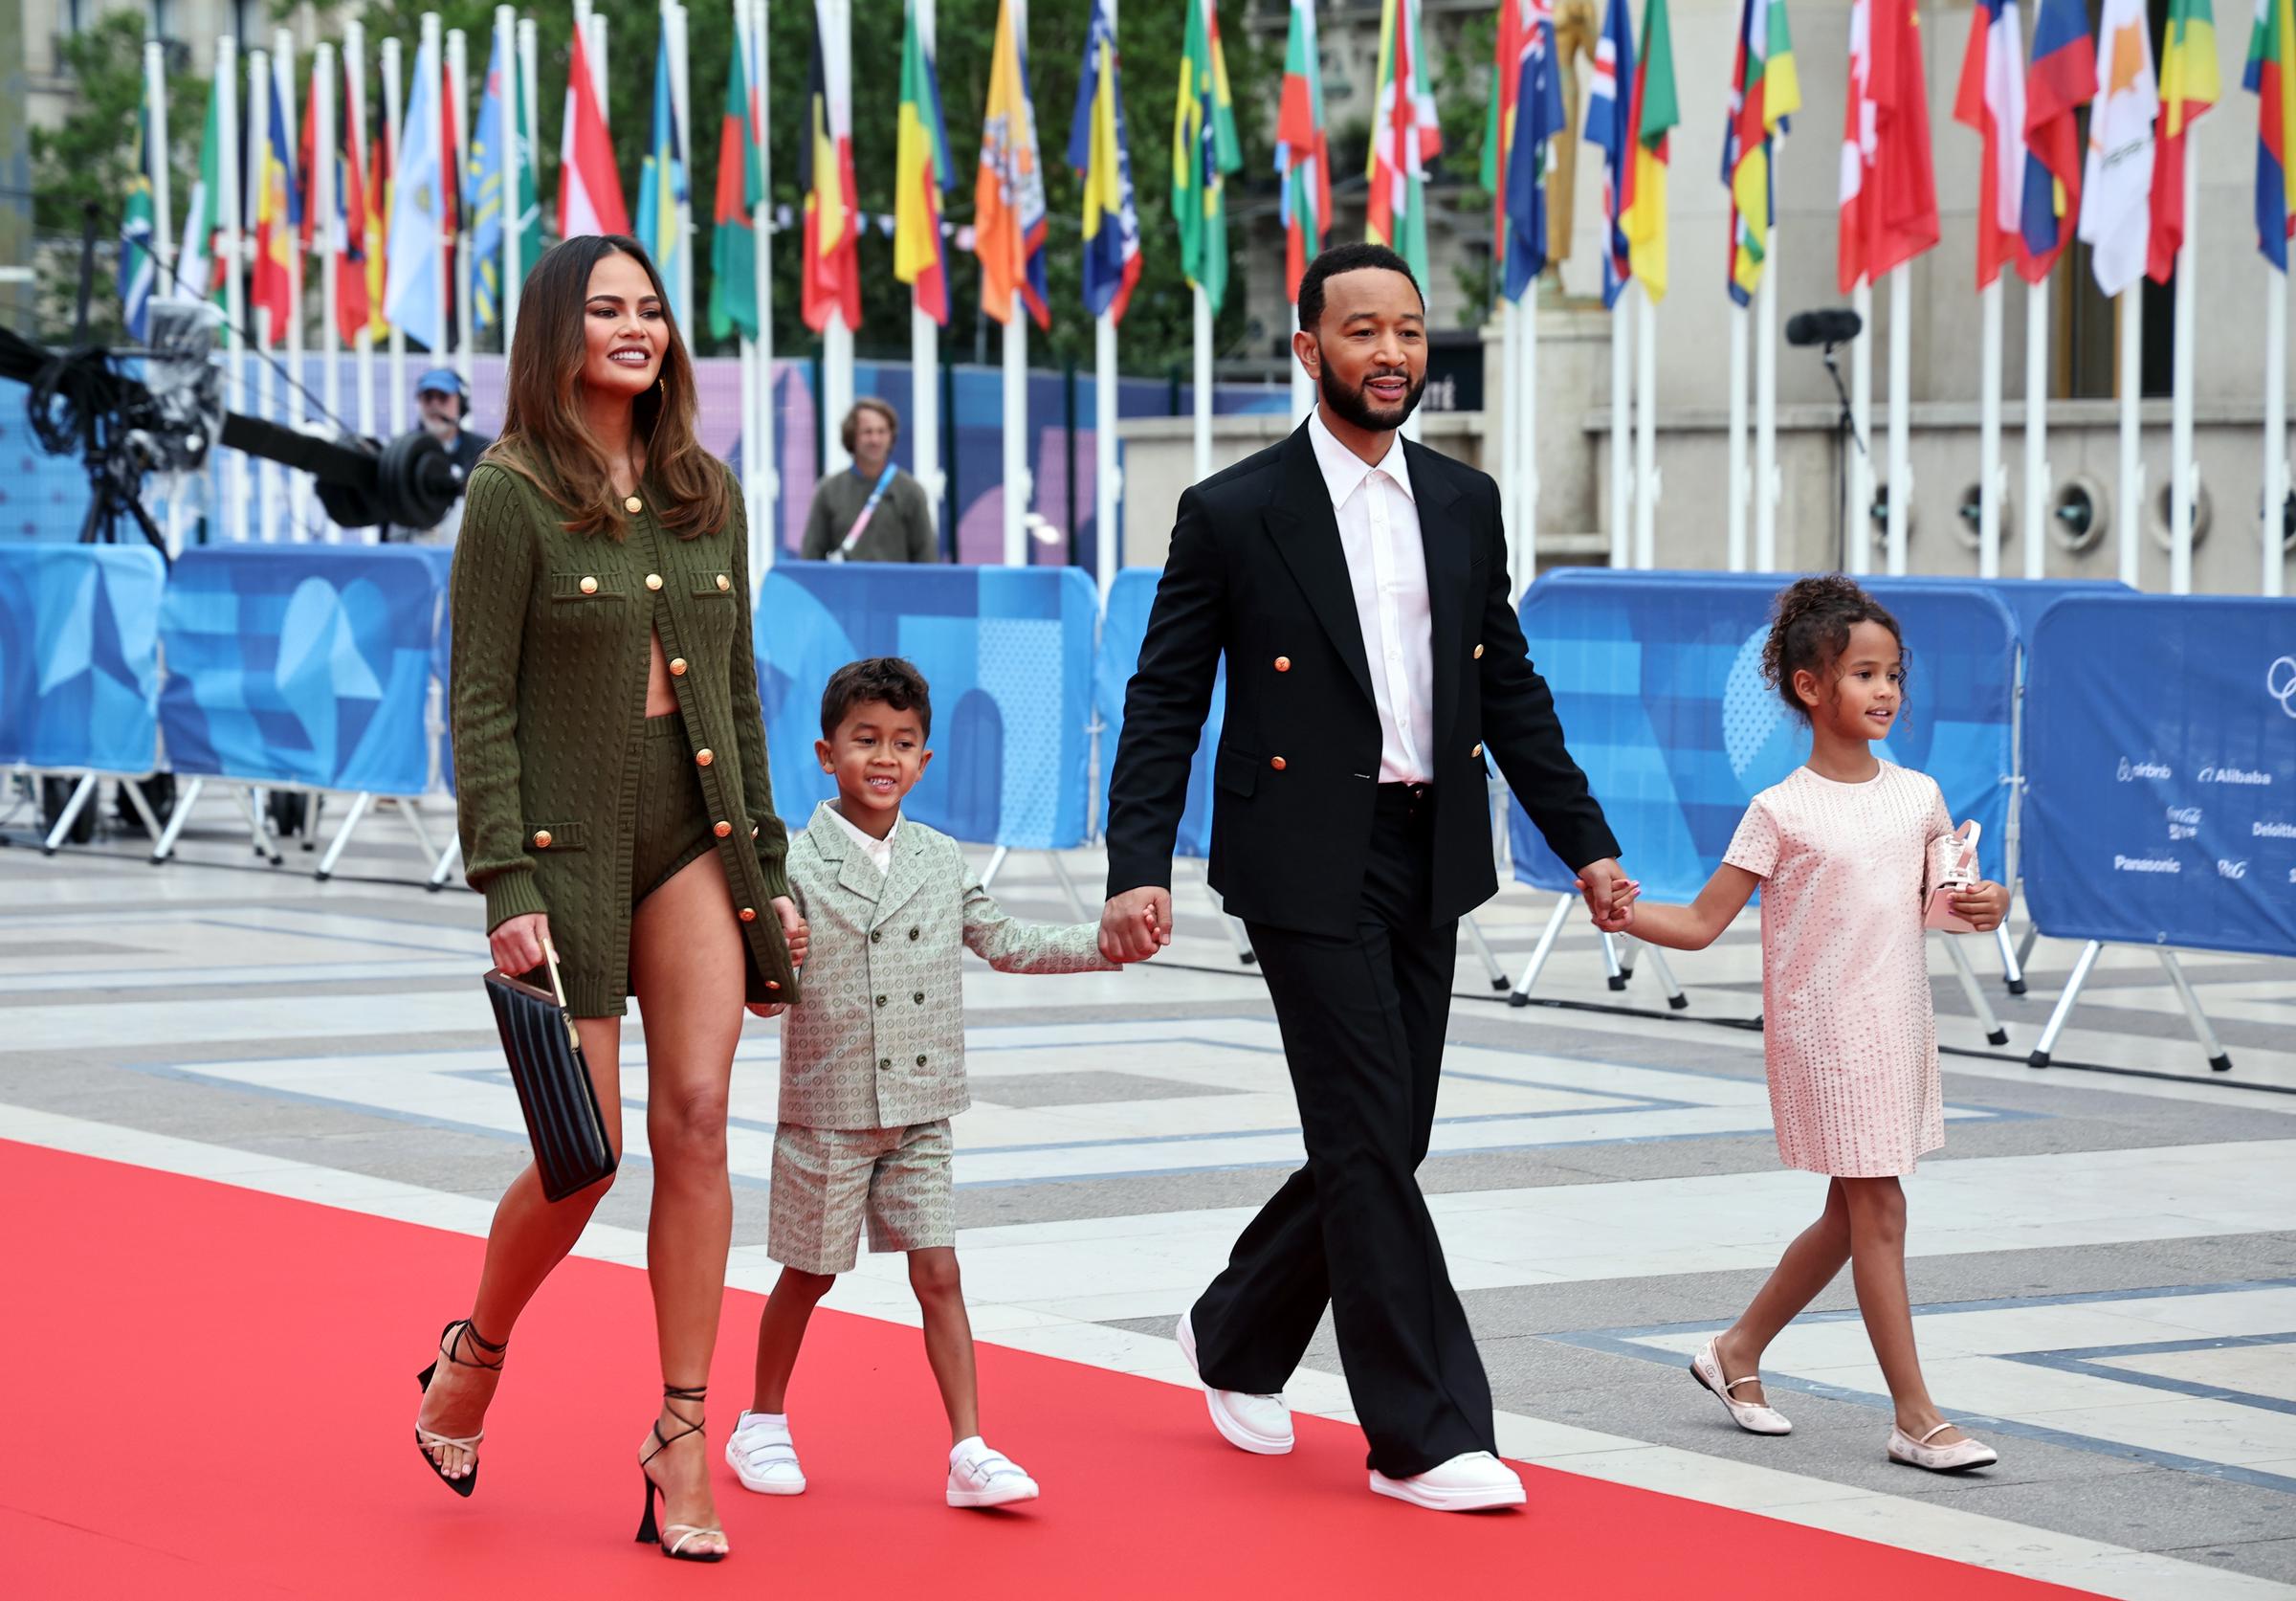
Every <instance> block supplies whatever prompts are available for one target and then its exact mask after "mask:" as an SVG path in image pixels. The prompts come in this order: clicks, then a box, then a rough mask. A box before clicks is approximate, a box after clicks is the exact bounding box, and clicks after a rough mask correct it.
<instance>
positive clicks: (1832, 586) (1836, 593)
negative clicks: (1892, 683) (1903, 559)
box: [1762, 572, 1912, 723]
mask: <svg viewBox="0 0 2296 1601" xmlns="http://www.w3.org/2000/svg"><path fill="white" fill-rule="evenodd" d="M1860 623H1879V624H1881V625H1882V626H1883V627H1884V628H1886V629H1888V631H1889V633H1890V635H1891V636H1892V637H1893V638H1895V639H1896V640H1897V648H1898V651H1899V654H1900V656H1901V658H1902V659H1903V660H1904V661H1905V662H1907V663H1908V664H1909V665H1910V662H1911V659H1912V658H1911V656H1910V654H1908V653H1907V652H1906V636H1905V634H1904V632H1903V631H1902V630H1901V629H1899V628H1898V626H1897V619H1896V618H1895V617H1893V616H1891V615H1890V614H1889V611H1888V608H1887V607H1885V606H1884V605H1882V603H1881V602H1880V601H1878V600H1876V599H1874V598H1873V596H1871V595H1869V594H1867V593H1866V592H1865V590H1864V589H1860V588H1859V587H1858V584H1857V581H1856V580H1855V579H1852V578H1845V577H1843V575H1842V574H1841V573H1838V572H1830V573H1826V574H1824V575H1823V576H1821V577H1817V578H1802V579H1798V580H1796V581H1795V582H1794V583H1791V584H1789V585H1787V586H1786V587H1785V588H1784V589H1780V590H1779V591H1778V592H1777V604H1776V606H1775V608H1774V609H1773V611H1771V614H1770V637H1769V639H1768V641H1766V642H1765V643H1764V644H1763V646H1762V681H1763V682H1764V683H1766V684H1768V685H1769V686H1770V687H1771V688H1772V689H1775V690H1777V694H1778V699H1780V700H1783V701H1785V703H1786V705H1787V707H1788V708H1789V709H1791V710H1792V711H1793V713H1794V715H1795V716H1797V717H1799V718H1800V719H1801V720H1802V721H1803V722H1804V723H1807V722H1809V720H1810V708H1809V707H1807V706H1805V705H1803V704H1802V703H1801V697H1800V696H1799V695H1797V694H1795V693H1794V675H1795V674H1797V673H1800V672H1808V673H1811V674H1814V675H1815V676H1816V677H1817V678H1818V679H1819V680H1820V681H1821V682H1823V681H1824V679H1825V678H1826V675H1827V674H1828V673H1829V672H1830V671H1831V670H1832V668H1833V665H1834V663H1835V662H1836V661H1838V660H1840V659H1841V657H1842V653H1843V652H1844V651H1846V650H1848V649H1849V631H1850V630H1851V629H1852V628H1854V627H1856V626H1857V625H1858V624H1860Z"/></svg>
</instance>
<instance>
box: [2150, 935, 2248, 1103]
mask: <svg viewBox="0 0 2296 1601" xmlns="http://www.w3.org/2000/svg"><path fill="white" fill-rule="evenodd" d="M2160 965H2161V966H2162V967H2166V968H2168V969H2169V982H2170V983H2171V984H2174V985H2175V987H2176V998H2177V999H2178V1000H2180V1001H2182V1002H2183V1003H2184V1014H2185V1016H2187V1017H2189V1018H2191V1019H2192V1024H2193V1037H2194V1038H2195V1039H2197V1040H2198V1041H2199V1042H2200V1049H2201V1050H2203V1051H2205V1052H2207V1053H2208V1066H2209V1070H2210V1071H2211V1072H2213V1073H2230V1072H2231V1071H2232V1058H2231V1057H2230V1056H2226V1055H2225V1054H2224V1047H2223V1046H2221V1045H2219V1044H2218V1043H2217V1031H2216V1029H2215V1028H2214V1027H2213V1026H2211V1025H2210V1023H2209V1020H2208V1013H2207V1012H2202V1011H2201V1010H2200V997H2199V996H2197V995H2196V994H2194V993H2193V981H2192V980H2191V979H2189V978H2186V977H2185V976H2184V964H2183V963H2181V962H2179V961H2177V960H2176V953H2175V951H2173V950H2171V949H2169V948H2168V947H2167V946H2166V945H2163V946H2161V949H2160Z"/></svg>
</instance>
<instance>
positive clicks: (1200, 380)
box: [1194, 283, 1212, 483]
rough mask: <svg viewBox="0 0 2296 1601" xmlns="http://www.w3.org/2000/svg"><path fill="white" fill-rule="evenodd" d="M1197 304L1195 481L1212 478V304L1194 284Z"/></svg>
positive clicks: (1201, 289)
mask: <svg viewBox="0 0 2296 1601" xmlns="http://www.w3.org/2000/svg"><path fill="white" fill-rule="evenodd" d="M1194 296H1195V304H1196V330H1195V331H1196V340H1195V351H1196V364H1195V378H1196V396H1195V399H1196V406H1195V413H1196V431H1195V434H1196V481H1197V482H1198V483H1202V482H1203V480H1204V479H1205V478H1210V477H1211V476H1212V301H1211V297H1210V296H1208V295H1206V294H1205V293H1204V292H1203V284H1201V283H1200V284H1197V285H1196V287H1195V291H1194Z"/></svg>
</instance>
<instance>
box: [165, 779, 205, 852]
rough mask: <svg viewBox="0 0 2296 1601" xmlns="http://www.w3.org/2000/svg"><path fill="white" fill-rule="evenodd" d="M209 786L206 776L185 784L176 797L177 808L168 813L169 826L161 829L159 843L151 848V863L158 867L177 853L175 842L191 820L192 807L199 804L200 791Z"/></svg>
mask: <svg viewBox="0 0 2296 1601" xmlns="http://www.w3.org/2000/svg"><path fill="white" fill-rule="evenodd" d="M207 787H208V781H207V780H206V779H204V778H194V779H193V780H192V781H191V782H190V783H188V784H187V785H185V786H184V788H183V789H182V790H181V791H180V792H178V793H177V795H176V797H175V810H174V811H173V812H169V813H168V814H167V826H166V828H164V829H162V830H161V831H160V838H159V843H158V844H156V845H154V846H152V848H151V865H152V866H154V867H158V866H160V865H161V864H163V863H164V862H166V859H167V858H168V857H169V856H173V855H175V842H176V840H177V838H179V837H180V836H181V835H182V834H183V832H184V825H185V824H186V823H188V822H189V821H190V820H191V809H192V808H193V807H195V806H197V805H198V804H199V792H200V791H201V790H202V789H206V788H207Z"/></svg>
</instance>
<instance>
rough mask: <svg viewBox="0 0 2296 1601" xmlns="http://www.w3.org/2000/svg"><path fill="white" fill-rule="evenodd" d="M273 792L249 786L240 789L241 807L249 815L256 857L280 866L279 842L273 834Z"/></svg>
mask: <svg viewBox="0 0 2296 1601" xmlns="http://www.w3.org/2000/svg"><path fill="white" fill-rule="evenodd" d="M270 800H271V791H270V790H268V789H256V788H254V787H252V786H249V785H244V784H243V785H241V786H240V787H239V807H240V810H241V811H243V812H246V813H247V832H248V837H249V838H251V839H252V840H254V846H255V855H257V856H261V857H263V858H264V859H265V860H267V861H269V862H270V863H271V865H272V866H274V867H276V866H278V865H279V842H278V839H277V837H276V835H275V834H273V833H272V828H271V812H270Z"/></svg>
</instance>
